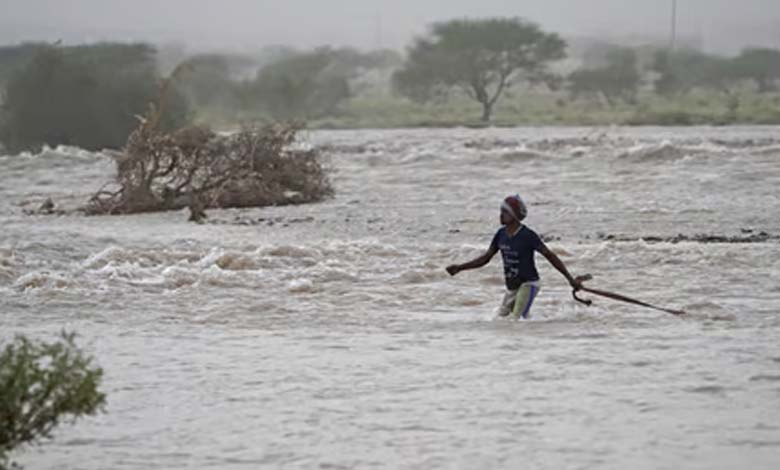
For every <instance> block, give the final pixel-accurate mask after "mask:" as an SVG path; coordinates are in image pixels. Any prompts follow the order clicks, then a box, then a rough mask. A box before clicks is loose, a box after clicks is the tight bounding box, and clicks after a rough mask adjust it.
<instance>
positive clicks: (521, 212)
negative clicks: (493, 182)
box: [501, 194, 528, 222]
mask: <svg viewBox="0 0 780 470" xmlns="http://www.w3.org/2000/svg"><path fill="white" fill-rule="evenodd" d="M501 210H505V211H507V212H509V214H510V215H511V216H512V217H514V218H515V219H516V220H517V221H518V222H522V221H523V219H525V217H526V216H527V215H528V208H527V207H526V205H525V203H524V202H523V200H522V199H521V198H520V196H518V195H517V194H515V195H514V196H508V197H507V198H506V199H504V201H503V202H502V203H501Z"/></svg>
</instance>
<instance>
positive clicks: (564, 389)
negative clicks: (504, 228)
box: [0, 127, 780, 470]
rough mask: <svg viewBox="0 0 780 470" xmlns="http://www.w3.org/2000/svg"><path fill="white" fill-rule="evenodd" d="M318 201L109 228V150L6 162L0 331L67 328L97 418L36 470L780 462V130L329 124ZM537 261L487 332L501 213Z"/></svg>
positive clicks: (0, 214) (60, 435) (61, 434)
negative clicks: (525, 304) (506, 207)
mask: <svg viewBox="0 0 780 470" xmlns="http://www.w3.org/2000/svg"><path fill="white" fill-rule="evenodd" d="M303 138H304V140H305V144H306V145H314V146H317V147H320V148H321V149H322V151H323V158H324V161H325V164H326V165H327V166H328V168H329V171H330V174H331V177H332V182H333V186H334V188H335V191H336V194H335V197H334V198H332V199H329V200H326V201H325V202H322V203H317V204H311V205H302V206H294V207H270V208H257V209H242V210H212V211H209V219H208V222H207V223H205V224H202V225H197V224H193V223H188V222H187V213H186V212H172V213H155V214H143V215H132V216H116V217H84V216H81V215H75V214H69V215H51V216H43V215H33V216H30V215H26V214H25V210H34V209H35V208H37V206H38V205H40V202H42V201H43V200H44V199H45V198H46V197H51V198H52V199H53V201H54V202H55V204H57V207H65V208H69V207H75V206H77V205H78V204H80V203H83V202H84V201H86V199H87V198H88V195H89V194H90V193H91V192H92V191H95V190H97V189H98V188H99V187H100V186H101V185H102V184H103V183H105V182H106V181H108V180H109V179H110V178H111V176H112V174H113V171H114V168H113V163H112V161H111V160H110V158H109V157H107V156H105V155H102V154H100V153H89V152H85V151H81V150H78V149H72V148H59V149H56V150H47V151H44V152H42V153H40V154H35V155H20V156H1V157H0V340H7V339H10V338H12V337H13V335H15V334H25V335H27V336H29V337H32V338H36V339H46V340H49V339H53V338H54V337H55V336H56V334H57V332H58V331H59V330H61V329H63V328H65V329H67V330H68V331H76V332H78V334H79V339H78V342H79V344H81V345H82V346H83V348H84V349H85V350H86V351H87V352H89V353H90V354H92V355H94V357H95V358H96V361H97V363H98V364H99V365H100V366H102V367H103V368H104V369H105V377H104V382H103V390H104V391H105V392H106V393H107V396H108V406H107V409H106V413H105V414H100V415H97V416H95V417H90V418H87V419H84V420H82V421H79V422H78V423H76V424H75V425H73V426H71V425H67V424H65V425H62V426H60V427H59V428H58V429H57V432H56V433H55V439H54V440H53V441H52V442H47V443H45V444H44V445H42V446H40V447H34V448H26V449H24V450H23V451H20V452H15V453H14V454H13V458H14V459H15V460H16V461H18V462H19V463H21V464H24V465H25V466H26V467H27V468H30V469H36V470H42V469H52V470H53V469H63V468H67V469H173V468H193V469H207V468H213V469H254V468H286V469H291V468H300V469H311V468H322V469H341V468H349V469H352V468H355V469H370V468H377V469H385V468H387V469H394V468H409V469H455V468H457V469H478V468H484V469H488V468H494V469H499V468H506V469H509V468H528V469H669V470H673V469H680V468H685V469H689V470H690V469H706V470H713V469H733V468H749V469H753V470H757V469H767V470H770V469H777V468H780V240H779V239H778V235H780V132H778V129H777V128H771V127H756V128H753V127H744V128H685V129H677V128H665V129H660V128H642V129H623V128H612V129H611V128H598V129H597V128H567V129H554V128H519V129H490V130H466V129H449V130H435V129H434V130H392V131H322V132H311V133H308V134H307V135H304V136H303ZM514 193H519V194H520V195H522V196H523V197H524V199H525V200H526V202H527V203H528V206H529V216H528V219H527V220H526V222H527V224H528V225H529V226H530V227H531V228H533V229H534V230H536V231H537V232H538V233H540V234H542V235H543V237H544V239H545V240H546V241H547V244H548V246H549V247H550V248H551V249H553V250H554V251H556V252H557V253H558V254H559V255H560V257H561V259H562V260H563V261H564V262H565V263H566V264H567V265H568V266H569V268H570V269H571V271H572V272H574V273H575V274H584V273H590V274H592V275H593V276H594V279H593V281H591V282H590V285H591V286H593V287H597V288H601V289H606V290H612V291H615V292H619V293H623V294H627V295H630V296H634V297H637V298H640V299H642V300H644V301H646V302H650V303H654V304H658V305H661V306H666V307H672V308H680V309H684V310H686V311H687V312H688V315H686V316H684V317H679V318H678V317H675V316H673V315H669V314H665V313H663V312H658V311H654V310H649V309H644V308H641V307H637V306H634V305H629V304H623V303H619V302H616V301H613V300H608V299H600V298H594V305H593V306H592V307H585V306H583V305H581V304H577V303H575V302H574V301H573V300H572V298H571V293H570V291H569V289H568V286H567V283H566V282H565V280H564V279H563V278H562V277H561V276H560V275H559V274H558V273H557V272H556V271H555V270H554V269H553V268H552V267H551V266H550V265H549V264H548V263H547V262H546V261H545V260H544V258H542V257H541V256H537V265H538V267H539V270H540V274H541V276H542V290H541V293H540V294H539V296H538V298H537V300H536V302H535V304H534V306H533V309H532V312H531V313H532V318H531V319H530V320H527V321H506V320H495V319H494V314H495V310H496V308H497V307H498V304H499V302H500V300H501V297H502V295H503V289H504V287H503V278H502V270H501V262H500V257H496V258H495V259H494V260H493V262H492V263H491V264H490V265H488V266H487V267H485V268H483V269H482V270H478V271H469V272H463V273H461V274H459V275H458V276H457V277H455V278H451V277H449V276H448V275H447V273H446V272H445V271H444V267H445V266H446V265H448V264H450V263H452V262H465V261H467V260H469V259H471V258H473V257H475V256H477V255H479V254H481V253H482V252H483V251H484V250H485V249H486V248H487V247H488V245H489V243H490V240H491V238H492V236H493V234H494V233H495V231H496V230H497V229H498V228H499V227H498V223H499V222H498V219H499V204H500V202H501V199H502V198H503V197H504V196H506V195H508V194H514Z"/></svg>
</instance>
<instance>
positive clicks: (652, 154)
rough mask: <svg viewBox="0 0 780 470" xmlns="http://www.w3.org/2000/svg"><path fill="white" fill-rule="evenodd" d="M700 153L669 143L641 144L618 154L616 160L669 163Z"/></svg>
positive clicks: (696, 150)
mask: <svg viewBox="0 0 780 470" xmlns="http://www.w3.org/2000/svg"><path fill="white" fill-rule="evenodd" d="M698 153H701V150H698V149H693V148H686V147H681V146H678V145H675V144H673V143H671V142H668V141H667V142H662V143H660V144H641V145H637V146H634V147H631V148H629V149H628V150H626V151H624V152H622V153H620V154H619V155H618V159H620V160H625V161H631V162H658V163H662V162H669V161H674V160H681V159H683V158H685V157H688V156H691V155H695V154H698Z"/></svg>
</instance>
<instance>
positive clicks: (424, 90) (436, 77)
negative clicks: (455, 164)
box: [393, 18, 566, 122]
mask: <svg viewBox="0 0 780 470" xmlns="http://www.w3.org/2000/svg"><path fill="white" fill-rule="evenodd" d="M565 49H566V43H565V42H564V41H563V40H562V39H561V38H560V37H559V36H558V35H557V34H554V33H546V32H544V31H542V30H541V29H540V28H539V26H537V25H536V24H533V23H530V22H527V21H525V20H522V19H519V18H491V19H483V20H470V19H463V20H453V21H449V22H445V23H437V24H434V25H433V27H432V31H431V35H430V36H429V37H423V38H418V39H416V41H415V43H414V44H413V45H412V46H411V47H410V48H409V50H408V57H407V61H406V64H405V66H404V67H403V68H402V69H401V70H399V71H398V72H397V73H396V74H395V75H394V77H393V83H394V86H395V88H396V90H397V91H398V92H399V93H401V94H402V95H405V96H407V97H409V98H411V99H413V100H418V101H425V100H428V99H431V98H432V97H435V96H439V95H441V94H443V93H446V92H447V91H449V90H450V89H452V88H458V89H460V90H462V91H463V92H464V93H466V95H468V96H469V97H470V98H472V99H474V100H476V101H477V102H479V103H480V104H481V105H482V121H484V122H488V121H490V118H491V116H492V113H493V107H494V106H495V104H496V102H497V101H498V99H499V98H500V97H501V94H502V93H503V92H504V91H505V90H506V88H508V87H509V86H510V85H511V84H512V83H513V82H514V81H517V80H527V81H530V82H538V81H542V80H546V79H548V78H549V73H548V71H547V65H548V64H549V63H550V62H552V61H555V60H559V59H562V58H564V57H565Z"/></svg>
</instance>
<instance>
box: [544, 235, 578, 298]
mask: <svg viewBox="0 0 780 470" xmlns="http://www.w3.org/2000/svg"><path fill="white" fill-rule="evenodd" d="M539 253H541V254H542V255H543V256H544V257H545V258H547V261H549V262H550V264H552V265H553V267H555V269H557V270H558V272H560V273H561V274H563V276H564V277H565V278H566V280H567V281H569V285H570V286H572V288H574V290H580V289H582V283H581V282H580V281H579V280H577V279H576V278H575V277H574V276H572V275H571V274H570V273H569V270H568V269H566V265H565V264H563V261H561V259H560V258H558V255H556V254H555V253H553V252H552V251H550V249H549V248H547V246H546V245H542V248H541V249H540V250H539Z"/></svg>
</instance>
